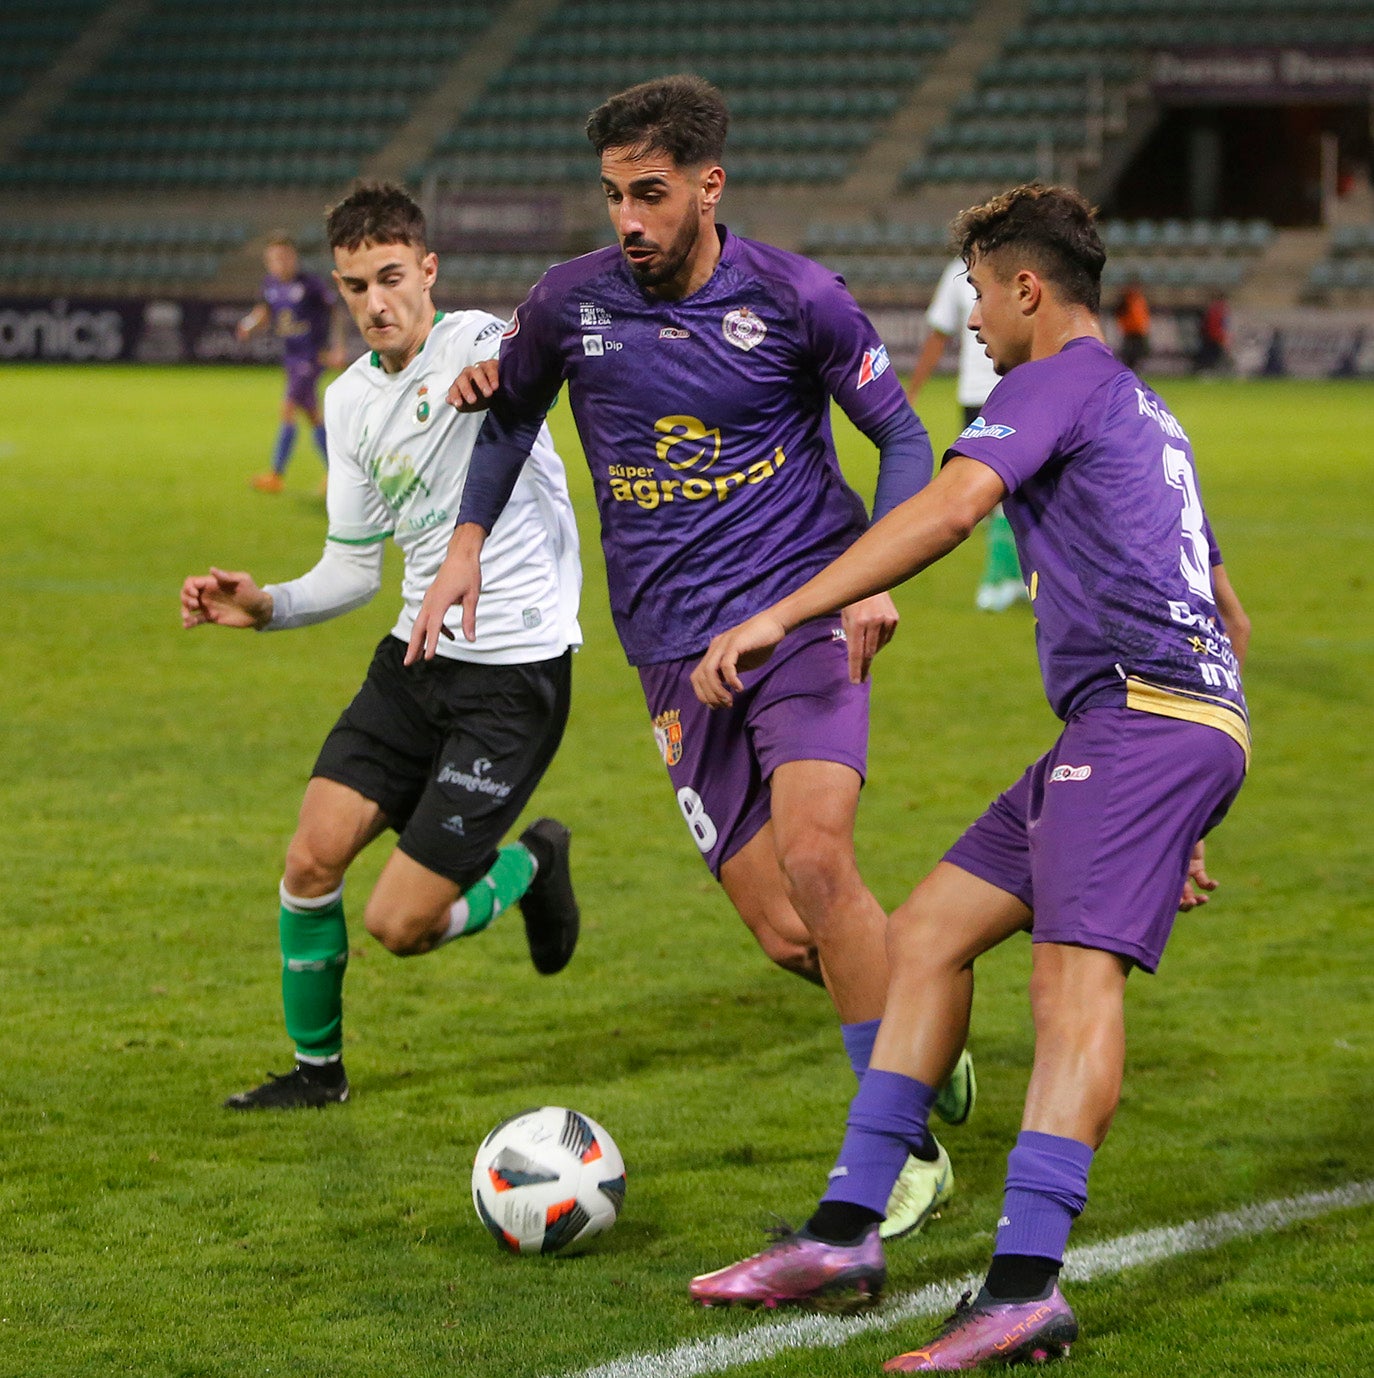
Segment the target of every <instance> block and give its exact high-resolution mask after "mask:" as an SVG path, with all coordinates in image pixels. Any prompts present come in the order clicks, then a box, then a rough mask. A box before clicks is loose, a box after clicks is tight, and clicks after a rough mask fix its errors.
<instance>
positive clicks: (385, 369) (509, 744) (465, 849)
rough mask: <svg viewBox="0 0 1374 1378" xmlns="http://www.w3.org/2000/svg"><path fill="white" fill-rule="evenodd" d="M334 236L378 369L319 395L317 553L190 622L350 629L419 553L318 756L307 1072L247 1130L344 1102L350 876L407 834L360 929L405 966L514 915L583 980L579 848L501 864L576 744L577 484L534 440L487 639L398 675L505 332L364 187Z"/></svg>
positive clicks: (309, 841) (351, 199) (287, 1083)
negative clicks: (322, 428) (385, 570)
mask: <svg viewBox="0 0 1374 1378" xmlns="http://www.w3.org/2000/svg"><path fill="white" fill-rule="evenodd" d="M327 229H328V235H329V243H330V246H331V248H332V249H333V253H334V264H335V271H334V281H335V283H336V284H337V286H338V288H339V291H340V293H341V295H342V297H343V300H344V303H345V304H346V306H347V307H348V310H349V312H350V314H351V315H352V317H353V320H354V322H355V323H356V324H357V326H358V329H359V330H360V331H361V332H362V335H363V338H364V340H365V341H366V342H367V343H368V344H369V345H370V346H371V348H372V352H371V354H369V355H364V356H363V357H362V358H360V359H358V360H357V361H356V362H355V363H354V364H353V366H352V367H351V368H349V369H348V370H347V372H345V373H344V374H343V375H342V376H341V377H340V378H339V379H337V380H336V381H335V382H334V383H333V384H332V385H331V386H330V387H329V389H328V391H327V392H326V394H325V424H326V427H327V429H328V438H329V453H330V466H329V488H328V506H329V535H328V539H327V540H326V542H325V550H324V555H323V557H322V558H321V560H320V562H319V563H318V564H317V565H316V566H315V567H314V569H312V570H311V571H310V572H309V573H308V574H305V575H302V576H301V577H300V578H298V579H293V580H291V581H290V582H288V583H284V584H268V585H267V586H266V587H262V588H260V587H259V586H258V585H257V583H255V582H254V580H253V579H252V578H251V577H250V576H249V575H248V574H246V573H242V572H229V571H225V570H222V569H218V568H212V569H211V570H210V572H209V573H208V574H206V575H200V576H192V577H191V578H189V579H187V580H186V582H185V583H184V584H183V586H182V591H181V612H182V622H183V625H185V626H186V627H196V626H199V625H201V624H203V623H212V624H214V625H217V626H222V627H242V628H257V629H258V630H261V631H276V630H284V629H286V628H290V627H301V626H306V625H308V624H310V623H314V622H321V621H324V620H325V619H327V618H330V617H337V616H339V615H340V614H341V613H344V612H348V611H349V610H350V609H353V608H356V607H360V606H361V605H362V604H364V603H366V602H367V601H368V600H369V599H371V598H372V597H373V595H374V594H375V593H376V592H377V590H378V589H379V587H380V585H381V574H382V543H383V542H384V541H385V540H386V538H387V537H388V536H390V537H393V538H394V539H395V541H396V543H397V544H398V545H399V546H400V547H401V549H402V551H403V552H404V555H405V575H404V583H403V587H402V594H403V599H404V601H403V605H402V609H401V615H400V617H399V618H398V619H397V621H396V625H395V627H394V628H393V629H392V630H391V631H390V632H389V633H388V634H387V635H386V636H385V637H383V638H382V641H381V643H380V645H379V646H378V647H377V650H376V653H375V655H374V657H373V660H372V664H371V666H370V668H369V670H368V673H367V678H366V679H365V680H364V682H363V685H362V687H361V689H360V690H359V691H358V694H357V696H356V697H355V698H354V700H353V702H352V703H351V704H350V705H349V706H348V708H346V709H345V710H344V713H343V716H342V717H341V718H340V719H339V721H338V723H337V724H336V725H335V727H334V729H333V730H332V731H331V732H330V734H329V736H328V737H327V738H326V740H325V744H324V747H323V748H322V750H321V752H320V755H319V758H318V760H317V761H316V762H315V766H314V769H313V771H312V772H311V779H310V782H309V784H308V785H307V786H306V790H305V798H304V801H303V803H302V805H301V812H300V821H299V823H298V825H297V828H296V832H295V835H294V837H293V838H292V840H291V843H290V846H289V847H288V849H287V855H286V873H285V876H284V877H283V879H282V883H281V913H280V933H281V947H282V1003H283V1006H284V1010H285V1016H286V1028H287V1032H288V1034H289V1035H290V1037H291V1038H292V1040H293V1042H294V1044H295V1049H296V1064H295V1067H294V1068H293V1070H292V1071H291V1072H290V1073H289V1074H288V1075H285V1076H275V1075H274V1076H272V1077H270V1078H269V1079H268V1080H267V1081H266V1082H264V1083H263V1084H262V1085H261V1086H258V1087H255V1088H254V1089H252V1090H249V1091H245V1092H243V1093H242V1094H240V1095H236V1096H231V1097H230V1098H229V1099H228V1100H227V1101H226V1102H225V1104H226V1105H227V1106H229V1107H230V1108H232V1109H237V1110H250V1109H293V1108H298V1107H305V1106H323V1105H328V1104H330V1103H333V1102H337V1101H342V1100H345V1099H347V1097H348V1079H347V1076H346V1075H345V1072H344V1066H343V1061H342V1050H343V1004H342V988H343V975H344V968H345V966H346V965H347V962H348V935H347V931H346V927H345V923H344V910H343V888H344V876H345V873H346V872H347V870H348V867H349V866H350V865H351V864H352V862H353V860H354V858H355V857H356V856H357V855H358V854H359V853H360V852H361V851H362V850H363V848H364V847H366V846H367V845H368V843H370V842H371V841H372V840H373V839H374V838H376V837H377V836H378V835H379V834H380V833H382V832H383V831H384V830H386V829H387V828H393V829H394V830H395V831H396V832H397V833H398V835H399V836H398V840H397V845H396V850H395V851H394V852H393V853H392V855H391V857H390V859H389V860H388V861H387V864H386V866H385V868H384V869H383V871H382V874H381V876H380V878H379V879H378V881H377V885H376V888H375V889H374V890H373V892H372V895H371V897H370V898H369V900H368V902H367V907H366V910H365V914H364V917H365V922H366V924H367V928H368V931H369V932H370V933H371V934H372V935H373V936H374V937H375V938H377V939H378V940H379V941H380V942H381V943H382V944H383V945H384V946H385V947H386V948H388V949H389V950H390V951H392V952H394V953H396V954H397V955H398V956H410V955H414V954H418V953H422V952H429V951H431V950H432V949H434V948H436V947H438V946H440V945H441V944H443V943H447V942H449V941H450V940H452V939H454V938H460V937H467V936H469V935H471V934H474V933H477V932H480V931H481V930H482V929H483V928H485V927H486V926H487V925H488V924H489V923H490V922H491V921H492V920H493V919H494V918H496V917H497V915H499V914H500V913H501V911H502V910H503V909H505V908H506V907H508V906H509V905H511V904H513V903H516V902H517V901H518V902H519V904H520V906H521V909H522V910H523V912H524V918H525V928H526V936H527V938H528V940H529V947H530V957H531V959H532V961H533V962H534V965H535V967H536V968H537V969H538V970H539V971H540V972H542V973H545V974H551V973H553V972H556V971H559V970H561V969H562V968H563V967H564V966H565V965H566V964H567V962H568V960H569V959H570V958H571V956H572V953H573V949H574V947H575V945H576V942H577V933H578V909H577V904H576V900H575V898H574V895H573V890H572V883H571V877H570V872H569V866H568V852H569V834H568V830H567V829H566V828H565V827H563V825H562V824H560V823H557V822H555V821H554V820H553V819H540V820H539V821H538V822H536V823H534V824H533V825H531V826H530V827H529V828H527V829H526V830H525V832H524V833H523V834H522V835H521V837H520V840H519V841H518V842H515V843H512V844H510V845H507V846H499V845H498V844H499V843H500V841H501V838H502V837H503V836H504V835H505V833H506V832H507V830H508V829H509V828H510V827H511V825H512V824H513V823H514V822H515V820H516V818H517V817H518V816H519V814H520V812H521V810H522V809H523V808H524V807H525V804H526V803H527V802H528V800H529V798H530V796H531V795H532V794H533V792H534V789H535V786H536V785H537V784H538V783H539V780H540V778H541V776H542V775H543V773H544V771H545V769H546V768H547V766H548V764H549V762H550V761H551V760H552V759H553V754H554V752H555V750H556V749H557V747H558V743H559V740H560V739H561V737H562V735H563V728H564V725H565V723H566V721H567V716H568V704H569V694H570V679H571V675H570V669H571V657H572V648H573V647H575V646H576V645H578V644H579V643H580V641H581V633H580V632H579V629H578V625H577V604H578V597H579V593H580V589H581V573H580V566H579V562H578V550H577V528H576V526H575V524H574V521H573V513H572V506H571V503H570V502H569V500H568V492H567V482H566V478H565V476H564V473H563V465H562V462H561V461H560V459H559V458H558V455H557V454H556V453H555V452H554V449H553V445H552V442H551V441H550V439H549V436H548V432H547V430H543V431H541V433H540V436H539V439H538V441H537V443H536V445H535V448H534V452H533V454H532V456H531V462H530V464H528V465H527V466H526V467H525V470H524V472H523V473H522V475H521V478H520V482H519V483H518V485H517V486H516V490H515V493H514V495H513V498H512V501H511V503H510V505H509V506H508V507H507V508H506V510H505V512H504V513H503V514H502V517H501V521H500V522H499V523H498V524H497V526H496V528H495V529H494V530H493V531H492V533H491V538H490V539H489V540H488V541H487V544H486V547H485V549H484V551H483V554H482V569H483V575H484V578H485V581H486V587H485V589H484V593H485V595H486V596H485V597H484V598H483V601H482V612H481V618H482V621H481V624H480V625H481V636H480V638H479V639H478V640H477V641H476V642H471V641H468V640H465V639H464V638H462V637H453V638H449V639H447V640H446V641H445V645H444V646H443V647H442V648H441V651H440V654H439V656H438V657H436V658H435V659H434V660H432V661H426V662H424V663H423V664H419V665H414V666H409V667H407V666H404V665H403V664H402V661H403V659H404V655H405V649H406V643H407V640H408V638H409V636H410V630H411V627H412V625H413V623H414V619H415V614H416V611H417V610H418V608H419V606H420V601H421V599H422V598H423V597H424V594H425V591H426V589H427V588H428V587H429V584H430V581H431V580H432V579H433V577H434V574H435V571H436V570H437V569H438V568H439V565H440V563H441V562H442V560H443V556H444V551H445V549H446V547H447V545H448V537H449V534H450V532H451V531H452V526H453V517H454V514H455V513H456V512H457V510H458V501H459V498H460V496H461V494H462V491H463V484H464V482H465V480H466V477H467V469H468V461H469V459H470V457H471V453H472V445H473V441H474V440H475V439H476V436H477V431H478V429H479V427H480V425H481V418H480V417H475V416H463V415H461V414H459V413H458V412H456V411H454V410H453V408H451V407H447V406H444V405H443V398H444V393H445V391H446V390H447V388H448V384H449V382H450V381H451V379H452V378H453V376H454V375H455V374H456V373H457V372H458V371H460V370H461V369H463V368H465V367H467V366H468V365H470V364H472V363H474V362H475V361H477V360H480V359H485V358H489V357H490V356H491V355H493V354H494V353H495V352H496V349H497V346H498V344H499V342H500V337H501V332H502V330H503V329H504V325H505V323H504V322H503V321H500V320H498V319H496V318H495V317H493V316H489V315H487V314H486V313H485V312H481V311H459V312H449V313H444V312H440V311H436V310H435V308H434V302H433V299H432V297H431V289H432V287H433V284H434V280H435V276H436V273H437V271H438V260H437V258H436V257H435V255H434V254H433V253H430V252H428V250H427V248H426V240H425V223H424V217H423V215H422V214H421V212H420V208H419V207H418V206H417V205H416V204H415V202H414V201H413V200H412V199H411V198H410V197H409V196H408V195H407V194H406V193H405V192H404V191H403V190H401V189H400V188H399V187H395V186H387V185H382V186H364V187H360V188H359V189H358V190H356V191H354V192H353V193H352V194H351V195H350V196H348V197H346V198H345V199H344V200H343V201H341V202H340V203H339V204H338V205H337V206H335V207H334V208H333V209H332V210H331V211H330V212H329V216H328V220H327ZM455 620H456V619H455Z"/></svg>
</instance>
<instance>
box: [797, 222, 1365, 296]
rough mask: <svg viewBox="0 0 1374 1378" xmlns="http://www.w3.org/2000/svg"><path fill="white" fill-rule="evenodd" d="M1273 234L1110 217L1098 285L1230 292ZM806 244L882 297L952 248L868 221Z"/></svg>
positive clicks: (912, 288) (935, 229) (821, 231)
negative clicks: (1138, 284) (1132, 283)
mask: <svg viewBox="0 0 1374 1378" xmlns="http://www.w3.org/2000/svg"><path fill="white" fill-rule="evenodd" d="M1274 233H1275V232H1274V228H1273V226H1272V225H1270V224H1268V223H1267V222H1265V221H1259V220H1254V221H1239V220H1218V221H1208V220H1189V221H1183V220H1164V221H1154V220H1136V221H1108V222H1106V223H1105V224H1104V225H1103V227H1102V238H1103V242H1104V244H1105V245H1106V248H1107V253H1108V259H1107V267H1106V270H1105V272H1104V273H1103V284H1104V286H1106V287H1108V288H1112V287H1116V286H1119V285H1121V284H1123V283H1125V282H1128V281H1130V280H1131V279H1138V280H1139V281H1140V282H1141V283H1143V284H1144V285H1145V286H1146V287H1148V288H1150V289H1151V290H1152V291H1153V292H1156V293H1158V294H1159V295H1161V296H1162V297H1164V298H1167V299H1173V298H1188V299H1193V298H1196V297H1198V296H1199V295H1203V294H1206V293H1210V292H1213V291H1231V290H1234V289H1235V288H1236V287H1238V286H1240V284H1241V283H1242V282H1244V281H1245V279H1246V277H1247V276H1248V274H1249V273H1250V271H1251V270H1252V269H1253V267H1254V265H1255V262H1256V261H1257V259H1258V258H1259V256H1260V255H1261V254H1262V253H1263V252H1264V250H1265V249H1266V248H1267V247H1268V246H1269V244H1270V242H1271V241H1272V239H1273V237H1274ZM803 249H804V251H805V252H806V253H807V254H809V255H811V256H812V257H813V258H816V259H818V260H819V261H820V262H822V263H824V264H825V265H826V266H827V267H830V268H833V269H834V270H835V271H836V272H838V273H841V274H842V275H843V276H844V278H845V280H846V281H847V282H848V283H849V285H850V286H851V287H853V288H856V289H859V288H862V289H865V293H866V295H877V296H880V297H882V298H883V299H885V300H925V299H928V298H929V296H930V292H929V290H928V289H929V288H930V287H931V286H933V285H934V283H935V282H936V281H938V279H939V276H940V273H941V272H942V271H943V269H944V267H945V265H946V264H947V263H948V262H949V259H950V256H951V254H952V252H953V250H952V247H951V245H950V242H949V227H948V226H947V225H932V224H919V223H918V224H901V223H896V222H894V223H889V224H878V223H875V222H871V221H869V222H859V223H837V224H813V225H810V226H808V227H807V230H806V235H805V238H804V240H803ZM1371 253H1372V254H1374V250H1372V251H1371ZM1371 264H1374V257H1371ZM869 289H880V290H879V291H878V292H877V293H876V294H875V293H873V292H871V291H870V290H869Z"/></svg>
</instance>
